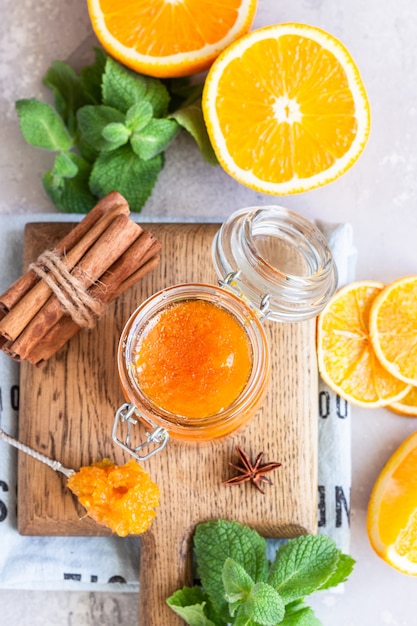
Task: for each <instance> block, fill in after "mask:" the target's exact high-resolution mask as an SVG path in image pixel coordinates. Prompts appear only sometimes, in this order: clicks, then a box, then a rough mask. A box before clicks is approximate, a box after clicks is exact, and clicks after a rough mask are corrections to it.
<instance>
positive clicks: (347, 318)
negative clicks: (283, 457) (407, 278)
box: [317, 281, 409, 407]
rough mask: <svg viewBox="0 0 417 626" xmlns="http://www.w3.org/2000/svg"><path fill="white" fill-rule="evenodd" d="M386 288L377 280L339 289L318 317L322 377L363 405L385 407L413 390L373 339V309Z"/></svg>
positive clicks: (318, 353) (351, 400)
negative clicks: (388, 363)
mask: <svg viewBox="0 0 417 626" xmlns="http://www.w3.org/2000/svg"><path fill="white" fill-rule="evenodd" d="M382 288H383V285H382V283H377V282H374V281H359V282H356V283H351V284H350V285H347V286H346V287H343V288H342V289H340V290H339V291H338V292H336V294H335V295H334V296H333V298H332V299H331V300H330V302H329V303H328V304H327V306H326V308H325V309H324V310H323V311H322V313H321V314H320V316H319V318H318V325H317V355H318V365H319V371H320V374H321V377H322V378H323V380H324V381H325V382H326V383H327V384H328V385H329V387H331V388H332V389H333V390H334V391H336V392H337V393H338V394H339V395H340V396H342V397H343V398H345V399H346V400H348V401H349V402H352V403H353V404H357V405H360V406H367V407H377V406H385V405H387V404H391V403H393V402H395V401H397V400H398V399H400V398H401V397H403V396H404V395H405V394H406V393H407V391H408V390H409V386H408V385H407V384H406V383H404V382H402V381H401V380H398V379H397V378H395V377H394V376H392V375H391V374H390V373H389V372H387V371H386V370H385V368H384V367H383V366H382V365H381V364H380V362H379V361H378V359H377V358H376V355H375V353H374V350H373V348H372V344H371V341H370V337H369V311H370V309H371V305H372V302H373V301H374V299H375V298H376V296H377V295H378V294H379V293H380V292H381V290H382Z"/></svg>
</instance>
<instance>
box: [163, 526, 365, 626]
mask: <svg viewBox="0 0 417 626" xmlns="http://www.w3.org/2000/svg"><path fill="white" fill-rule="evenodd" d="M194 549H195V555H196V562H197V572H198V575H199V576H200V580H201V587H198V586H195V587H192V588H189V587H184V588H183V589H181V590H179V591H176V592H175V593H174V594H173V595H172V596H171V597H170V598H168V599H167V603H168V605H169V606H170V607H171V609H172V610H173V611H175V612H176V613H177V614H178V615H180V616H181V618H182V619H184V621H185V622H186V623H187V624H189V626H227V625H229V624H231V626H278V625H280V626H320V621H319V620H318V619H317V617H316V616H315V615H314V612H313V611H312V609H311V608H310V607H309V606H307V605H306V604H305V596H307V595H310V594H311V593H313V592H315V591H319V590H321V589H328V588H330V587H333V586H336V585H338V584H339V583H341V582H344V581H345V580H346V579H347V578H348V576H349V574H350V573H351V571H352V569H353V566H354V563H355V562H354V560H353V559H352V558H351V557H350V556H349V555H346V554H343V553H342V552H341V551H340V550H339V549H338V548H337V547H336V544H335V543H334V541H333V540H332V539H330V538H329V537H326V536H324V535H306V536H302V537H297V538H295V539H290V540H288V541H287V542H286V543H285V544H283V545H282V546H281V547H280V548H279V549H278V550H277V552H276V555H275V558H274V560H273V562H272V563H270V562H269V561H268V559H267V557H266V542H265V539H263V538H262V537H261V536H260V535H259V534H258V533H257V532H256V531H254V530H252V529H250V528H249V527H247V526H243V525H241V524H238V523H237V522H230V521H226V520H218V521H212V522H206V523H204V524H199V525H198V526H197V528H196V533H195V537H194Z"/></svg>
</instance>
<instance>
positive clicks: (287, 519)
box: [18, 223, 318, 626]
mask: <svg viewBox="0 0 417 626" xmlns="http://www.w3.org/2000/svg"><path fill="white" fill-rule="evenodd" d="M70 227H71V225H67V224H48V223H37V224H29V225H27V228H26V233H25V263H26V264H27V263H28V262H29V261H31V260H32V259H34V258H36V256H37V255H38V254H39V253H40V252H42V251H43V250H44V249H45V248H50V247H51V246H52V245H53V243H55V241H57V240H58V239H59V238H61V237H62V236H63V235H64V234H65V232H67V231H68V229H69V228H70ZM147 227H148V228H149V229H150V230H151V231H152V232H153V233H154V234H155V235H156V236H157V237H158V238H159V239H160V240H161V242H162V244H163V250H162V255H161V262H160V264H159V266H158V268H157V269H156V270H155V271H154V272H153V273H152V274H150V275H148V276H146V277H145V279H143V280H142V281H141V282H140V284H138V285H136V286H135V287H133V288H132V289H131V290H129V291H128V292H126V293H125V294H124V295H123V296H121V297H120V298H119V299H118V300H117V301H116V302H115V303H114V304H112V305H110V306H109V308H108V309H107V311H106V313H105V315H104V316H103V317H102V318H101V319H100V321H99V323H98V325H97V326H96V328H94V329H93V330H90V331H82V332H81V333H79V334H78V335H77V336H76V337H74V338H73V339H72V340H71V341H70V342H69V343H68V344H67V345H66V346H65V347H64V348H63V349H62V350H61V351H60V352H59V353H58V354H57V355H56V356H55V357H53V358H52V359H50V360H49V361H48V362H47V363H46V364H44V365H43V366H41V367H34V366H31V365H28V364H27V363H22V365H21V410H20V417H19V437H20V439H21V441H23V442H24V443H27V444H28V445H30V446H32V447H34V448H36V449H37V450H40V451H41V452H43V453H44V454H47V455H49V456H52V457H54V458H57V459H58V460H60V461H61V462H62V463H63V464H64V465H67V466H68V467H73V468H75V469H78V468H79V467H80V466H81V465H88V464H90V463H91V462H93V461H96V460H99V459H101V458H102V457H110V458H112V459H114V460H115V461H116V462H117V463H119V464H121V463H124V462H126V461H127V460H128V459H129V456H128V455H127V454H126V453H125V452H123V451H122V450H121V449H120V448H119V447H117V446H115V444H114V443H113V441H112V438H111V430H112V424H113V419H114V412H115V410H116V409H117V408H118V406H119V405H120V404H122V403H123V402H124V398H123V396H122V393H121V389H120V386H119V382H118V374H117V364H116V351H117V345H118V339H119V336H120V334H121V331H122V329H123V326H124V324H125V322H126V321H127V319H128V317H129V316H130V314H131V313H132V312H133V310H134V309H135V308H136V306H137V305H138V304H139V303H140V302H142V301H143V300H144V299H145V298H147V297H148V296H150V295H151V294H152V293H154V292H155V291H157V290H159V289H162V288H163V287H166V286H169V285H173V284H177V283H181V282H209V283H215V282H216V281H217V277H216V276H215V272H214V269H213V268H212V263H211V241H212V239H213V236H214V234H215V232H216V231H217V230H218V228H219V226H218V225H217V224H152V225H149V226H147ZM265 329H266V332H267V335H268V338H269V341H270V347H271V352H272V364H273V373H272V380H271V384H270V387H269V390H268V393H267V396H266V399H265V402H264V404H263V406H262V408H261V409H260V410H259V411H258V413H257V415H256V416H255V417H254V418H253V419H252V420H251V421H250V423H249V424H248V425H247V426H246V427H245V428H244V429H242V430H241V431H238V432H236V433H235V434H234V435H232V436H230V437H229V438H227V439H225V440H223V441H216V442H211V443H208V444H203V445H202V444H188V443H180V442H175V441H174V440H171V441H170V442H169V444H168V447H167V448H166V449H165V450H164V451H163V452H162V453H160V454H157V455H156V456H154V457H152V458H151V459H149V460H148V461H145V462H144V464H143V465H144V468H145V469H146V470H147V471H148V472H149V473H150V475H151V476H152V478H153V479H154V480H155V481H156V482H157V483H158V485H159V486H160V488H161V492H162V494H161V505H160V510H159V513H158V516H157V518H156V520H155V521H154V523H153V525H152V527H151V528H150V530H149V531H148V532H147V533H145V535H143V536H142V542H141V557H140V558H141V574H140V590H141V592H140V594H139V595H140V607H139V619H140V624H141V625H145V624H146V626H165V625H166V624H169V625H170V626H176V625H179V624H181V623H182V621H181V620H180V619H179V618H177V617H176V616H175V615H174V613H173V612H172V611H171V610H170V609H169V608H168V607H167V606H166V604H165V599H166V598H167V597H168V596H169V595H170V594H171V593H172V592H173V591H174V590H176V589H178V588H180V587H182V586H183V585H184V584H191V583H192V570H191V542H192V535H193V532H194V529H195V526H196V524H197V523H198V522H201V521H205V520H209V519H218V518H227V519H234V520H237V521H239V522H241V523H245V524H249V525H250V526H252V527H253V528H256V529H257V530H258V531H259V532H260V533H261V534H262V535H264V536H266V537H291V536H296V535H298V534H302V533H305V532H316V529H317V445H318V444H317V422H318V416H317V404H318V403H317V368H316V355H315V323H314V321H309V322H301V323H294V324H289V323H285V324H280V323H276V322H266V323H265ZM138 428H139V430H141V431H142V432H143V433H145V430H146V429H145V427H144V426H138ZM237 444H238V445H239V446H241V447H242V448H243V449H245V450H246V451H247V452H248V454H250V455H251V456H252V457H253V458H254V457H255V456H256V454H257V453H258V452H260V451H261V450H263V451H264V461H265V462H270V461H280V462H281V463H282V467H281V468H280V469H278V470H277V471H276V472H274V474H273V475H271V478H272V481H273V485H272V486H268V485H267V486H266V493H265V495H262V494H261V493H259V492H258V491H257V490H256V489H255V487H254V486H253V485H251V484H249V483H246V484H244V485H240V486H233V487H228V486H222V485H221V482H222V481H223V480H225V479H226V478H229V477H230V476H232V475H233V474H234V470H231V469H230V468H229V467H228V463H229V461H231V460H234V461H236V460H237V459H236V454H235V446H236V445H237ZM18 472H19V475H18V523H19V531H20V533H22V534H27V535H106V534H108V531H107V530H106V529H105V528H103V527H100V526H98V525H97V524H95V522H93V521H92V520H90V519H89V518H87V517H85V516H84V511H83V510H82V508H81V507H80V506H79V504H78V503H77V500H76V498H75V497H73V496H72V494H71V493H70V492H69V490H68V489H67V488H66V479H65V478H64V477H63V476H61V475H60V474H58V473H55V472H53V471H52V470H51V469H49V468H48V467H46V466H44V465H43V464H41V463H39V462H37V461H35V460H33V459H32V458H30V457H28V456H26V455H24V454H21V453H20V454H19V463H18Z"/></svg>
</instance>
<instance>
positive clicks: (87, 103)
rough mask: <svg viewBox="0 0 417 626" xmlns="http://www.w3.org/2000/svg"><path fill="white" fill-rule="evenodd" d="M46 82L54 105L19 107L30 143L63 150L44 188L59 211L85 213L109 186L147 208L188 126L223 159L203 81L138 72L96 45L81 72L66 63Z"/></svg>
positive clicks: (208, 153)
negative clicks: (204, 106) (204, 109)
mask: <svg viewBox="0 0 417 626" xmlns="http://www.w3.org/2000/svg"><path fill="white" fill-rule="evenodd" d="M43 82H44V84H45V85H46V86H47V87H48V88H49V89H51V91H52V93H53V96H54V107H52V106H51V105H50V104H48V103H46V102H41V101H39V100H36V99H34V98H31V99H25V100H18V101H17V102H16V110H17V114H18V117H19V121H20V128H21V131H22V133H23V136H24V138H25V139H26V141H27V142H28V143H29V144H31V145H33V146H35V147H38V148H42V149H45V150H49V151H51V152H54V153H56V157H55V161H54V165H53V167H52V168H51V169H50V170H49V171H48V172H46V173H45V174H44V176H43V179H42V180H43V186H44V189H45V191H46V192H47V194H48V195H49V197H50V198H51V199H52V201H53V202H54V204H55V205H56V206H57V208H58V209H60V210H62V211H70V212H78V213H84V212H87V211H89V210H90V209H91V208H92V207H93V206H94V205H95V204H96V202H97V200H98V199H99V198H101V197H103V196H104V195H106V194H107V193H108V192H109V191H113V190H115V191H119V192H120V193H121V194H122V195H123V196H124V197H125V198H126V200H127V201H128V203H129V205H130V207H131V209H132V210H133V211H140V210H141V209H142V207H143V205H144V204H145V202H146V200H147V199H148V198H149V196H150V195H151V193H152V190H153V188H154V186H155V183H156V181H157V178H158V175H159V172H160V171H161V169H162V167H163V165H164V152H165V150H166V148H167V147H168V146H169V145H170V144H171V142H172V141H173V140H174V139H175V137H176V136H177V134H178V133H179V132H180V130H181V128H183V129H186V130H187V131H188V132H189V133H190V134H191V135H192V136H193V137H194V139H195V140H196V142H197V145H198V146H199V148H200V150H201V152H202V154H203V156H204V158H205V159H206V160H207V161H208V162H209V163H212V164H214V163H216V159H215V157H214V153H213V149H212V147H211V144H210V141H209V139H208V135H207V131H206V128H205V124H204V120H203V116H202V113H201V98H200V96H201V87H200V88H199V87H196V86H188V87H187V86H185V84H184V80H183V79H181V83H180V85H181V87H180V88H179V89H178V85H177V84H176V83H175V81H171V82H169V83H166V84H165V83H164V82H162V81H161V80H159V79H157V78H152V77H149V76H142V75H140V74H137V73H134V72H132V71H130V70H128V69H127V68H125V67H124V66H122V65H120V64H119V63H117V62H116V61H115V60H114V59H112V58H111V57H109V56H107V55H106V54H105V53H104V52H103V51H102V50H101V49H97V50H96V59H95V62H94V63H93V64H92V65H90V66H87V67H84V68H83V69H82V70H81V71H80V73H79V74H77V72H75V70H74V69H73V68H72V67H70V66H69V65H68V64H66V63H64V62H62V61H55V62H54V63H53V64H52V65H51V67H50V68H49V69H48V71H47V73H46V75H45V77H44V79H43Z"/></svg>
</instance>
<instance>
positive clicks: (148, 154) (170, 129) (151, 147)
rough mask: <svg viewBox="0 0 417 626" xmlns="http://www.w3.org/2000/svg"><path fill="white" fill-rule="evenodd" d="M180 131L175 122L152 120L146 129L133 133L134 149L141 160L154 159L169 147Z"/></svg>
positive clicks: (131, 140)
mask: <svg viewBox="0 0 417 626" xmlns="http://www.w3.org/2000/svg"><path fill="white" fill-rule="evenodd" d="M178 129H179V126H178V124H177V123H176V122H175V121H174V120H165V119H163V120H161V119H152V120H151V121H150V122H149V124H147V125H146V126H145V128H143V129H142V130H140V131H134V132H133V134H132V136H131V138H130V143H131V145H132V149H133V151H134V152H135V153H136V154H137V155H138V156H139V157H140V158H141V159H145V160H146V161H147V160H148V159H152V158H153V157H154V156H156V155H157V154H159V153H160V152H162V151H163V150H165V148H166V147H167V146H169V144H170V143H171V141H172V140H173V139H174V137H175V135H176V134H177V132H178Z"/></svg>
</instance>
